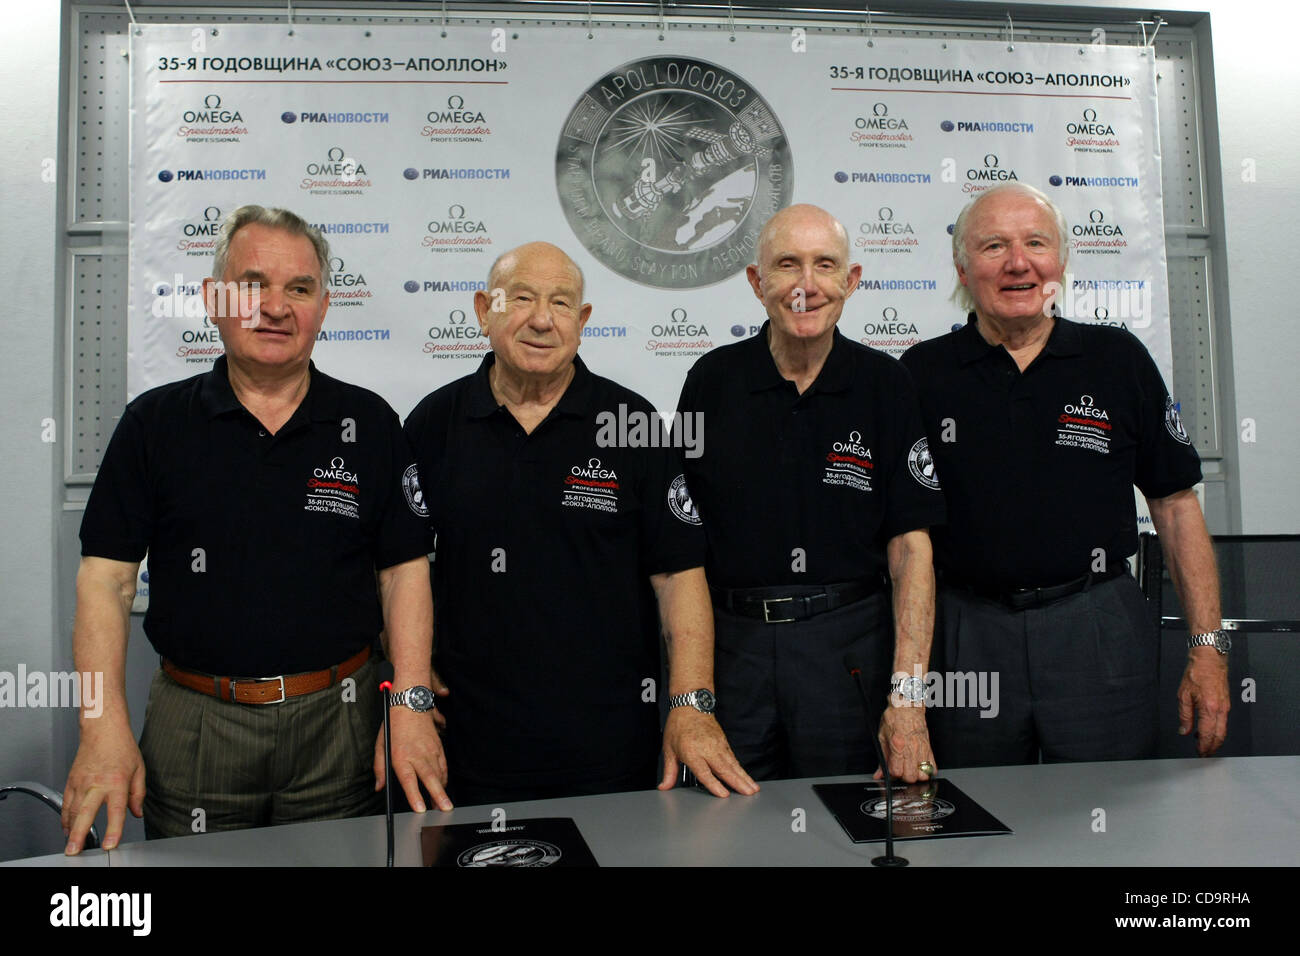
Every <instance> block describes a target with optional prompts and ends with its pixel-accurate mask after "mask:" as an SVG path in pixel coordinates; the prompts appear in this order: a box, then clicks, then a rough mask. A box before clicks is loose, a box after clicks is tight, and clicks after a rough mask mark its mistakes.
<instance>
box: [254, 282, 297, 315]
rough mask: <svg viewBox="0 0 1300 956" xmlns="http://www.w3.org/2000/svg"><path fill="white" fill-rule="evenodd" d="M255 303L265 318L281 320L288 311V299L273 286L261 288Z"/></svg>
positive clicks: (282, 291)
mask: <svg viewBox="0 0 1300 956" xmlns="http://www.w3.org/2000/svg"><path fill="white" fill-rule="evenodd" d="M256 301H258V303H259V308H260V311H261V313H262V314H263V315H264V316H266V317H267V318H276V319H278V318H282V317H283V316H285V315H286V314H288V311H289V299H288V298H287V297H286V296H285V294H284V290H283V289H277V288H275V287H274V286H262V288H261V290H260V292H259V294H258V296H257V297H256Z"/></svg>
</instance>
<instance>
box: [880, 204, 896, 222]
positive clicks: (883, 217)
mask: <svg viewBox="0 0 1300 956" xmlns="http://www.w3.org/2000/svg"><path fill="white" fill-rule="evenodd" d="M876 218H877V219H879V220H880V221H881V222H889V221H891V220H892V219H893V218H894V210H892V209H890V208H889V207H888V206H881V207H880V211H879V212H878V213H876Z"/></svg>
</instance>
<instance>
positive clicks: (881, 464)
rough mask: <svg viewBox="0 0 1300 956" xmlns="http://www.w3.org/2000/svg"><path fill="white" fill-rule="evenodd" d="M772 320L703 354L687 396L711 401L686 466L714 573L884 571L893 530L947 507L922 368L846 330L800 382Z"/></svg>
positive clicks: (819, 575) (834, 575) (719, 580)
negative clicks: (698, 448) (810, 377)
mask: <svg viewBox="0 0 1300 956" xmlns="http://www.w3.org/2000/svg"><path fill="white" fill-rule="evenodd" d="M769 324H770V323H767V324H764V326H763V329H762V331H761V332H759V334H757V335H755V336H753V337H751V338H749V339H747V340H745V341H743V342H737V343H735V344H733V345H727V346H724V347H722V348H719V349H715V350H714V351H712V352H710V353H709V354H708V355H705V356H703V357H702V358H701V359H700V360H699V361H698V362H696V363H695V366H694V367H693V368H692V369H691V371H690V373H689V374H688V375H687V376H686V384H685V385H684V386H683V387H682V395H681V400H680V401H679V403H678V408H679V410H680V411H681V412H683V413H695V412H698V413H700V414H702V415H703V426H704V446H703V454H702V455H701V456H699V457H697V458H687V459H686V478H687V483H688V484H689V486H690V489H691V493H692V495H694V498H695V504H696V507H697V508H698V509H699V512H700V517H701V518H703V519H704V528H705V531H706V533H707V535H708V542H709V560H708V564H707V566H706V567H707V572H708V577H709V583H710V584H712V585H715V586H720V587H727V588H744V587H768V586H773V585H781V584H792V585H799V584H809V585H816V584H830V583H834V582H839V581H853V580H859V579H864V578H873V577H878V576H879V575H880V574H881V573H882V572H885V571H887V569H888V559H887V557H886V554H885V546H886V545H887V544H888V542H889V539H890V538H893V537H895V536H896V535H900V534H903V533H905V532H908V531H915V530H917V529H920V528H927V527H929V526H930V525H933V524H937V523H939V522H941V521H942V520H943V516H944V505H943V496H942V494H941V493H940V491H939V483H938V481H937V480H935V478H934V473H933V468H932V467H931V466H930V461H929V454H928V452H927V450H926V437H925V430H924V428H923V427H922V424H921V413H920V407H919V405H918V404H917V398H916V390H915V388H914V387H913V385H912V377H911V375H909V374H908V371H907V369H905V368H904V367H903V366H902V365H900V364H899V363H898V361H897V360H895V359H893V358H890V357H889V356H887V355H885V354H884V353H882V352H877V351H875V350H874V349H870V348H867V347H866V346H863V345H859V344H857V343H856V342H851V341H849V340H848V339H846V338H845V337H844V336H842V335H840V333H839V331H838V330H836V332H835V333H834V341H833V343H832V345H831V351H830V354H829V355H828V356H827V358H826V364H825V365H824V366H823V367H822V370H821V372H820V374H819V375H818V376H817V379H816V380H815V381H814V382H813V383H812V385H810V386H809V387H808V389H807V390H805V391H804V393H803V394H802V395H800V394H799V392H798V390H797V389H796V387H795V385H794V383H793V382H790V381H787V380H786V379H784V378H782V377H781V373H780V372H779V371H778V370H777V367H776V362H775V360H774V359H773V358H772V353H771V351H770V350H769V348H768V342H767V333H768V325H769ZM796 549H797V550H796ZM799 568H802V569H803V570H799Z"/></svg>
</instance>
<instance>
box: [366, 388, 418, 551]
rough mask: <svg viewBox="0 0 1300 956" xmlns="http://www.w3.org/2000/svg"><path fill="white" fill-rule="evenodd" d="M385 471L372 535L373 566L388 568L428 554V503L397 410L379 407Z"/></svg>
mask: <svg viewBox="0 0 1300 956" xmlns="http://www.w3.org/2000/svg"><path fill="white" fill-rule="evenodd" d="M383 424H384V427H385V428H386V430H387V431H386V435H385V442H386V445H387V461H386V462H385V464H386V466H387V472H388V474H387V475H386V477H385V479H384V488H383V490H382V492H381V494H380V497H379V506H380V510H379V520H378V526H377V531H376V535H375V547H374V555H375V566H376V567H378V568H381V569H382V568H390V567H392V566H393V565H395V564H401V563H402V562H403V561H410V560H411V559H412V558H418V557H422V556H424V555H426V554H428V553H429V550H430V549H429V548H428V547H427V545H426V540H427V533H428V527H429V505H428V502H427V501H425V499H424V495H425V491H424V488H423V487H422V486H421V484H420V469H419V466H418V465H417V464H416V461H415V455H414V454H413V453H412V452H411V446H410V444H409V443H408V442H407V439H406V435H405V434H404V433H403V431H402V426H401V423H400V422H399V421H398V418H397V413H396V412H394V411H393V410H392V409H391V408H389V407H388V406H387V405H385V406H384V408H383Z"/></svg>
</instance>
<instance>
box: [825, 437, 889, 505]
mask: <svg viewBox="0 0 1300 956" xmlns="http://www.w3.org/2000/svg"><path fill="white" fill-rule="evenodd" d="M875 468H876V466H875V464H874V463H873V462H872V460H871V449H870V448H867V447H866V446H865V445H863V444H862V433H861V432H858V431H851V432H849V440H848V441H837V442H834V443H833V444H832V445H831V450H830V451H829V452H827V453H826V471H825V473H824V474H823V475H822V483H823V484H827V485H843V486H846V487H848V488H853V489H854V490H856V491H870V490H871V473H872V472H873V471H874V470H875Z"/></svg>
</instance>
